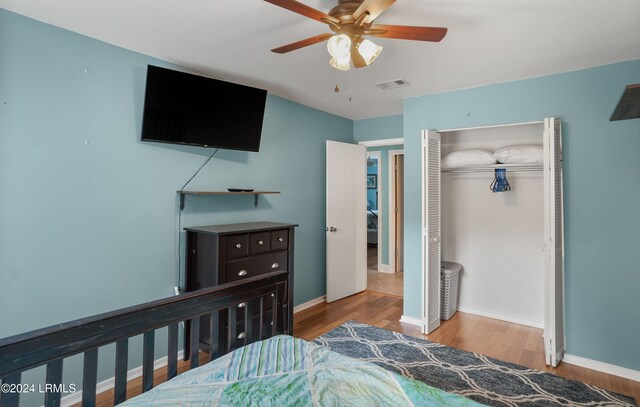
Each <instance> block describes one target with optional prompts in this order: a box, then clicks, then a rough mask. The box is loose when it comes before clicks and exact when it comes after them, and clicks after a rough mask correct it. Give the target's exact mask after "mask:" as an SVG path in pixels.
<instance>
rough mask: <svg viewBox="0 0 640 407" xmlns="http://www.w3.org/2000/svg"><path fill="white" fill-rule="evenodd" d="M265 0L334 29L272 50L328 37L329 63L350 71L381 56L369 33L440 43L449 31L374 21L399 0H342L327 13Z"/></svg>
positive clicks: (291, 2) (283, 50)
mask: <svg viewBox="0 0 640 407" xmlns="http://www.w3.org/2000/svg"><path fill="white" fill-rule="evenodd" d="M265 1H266V2H268V3H271V4H275V5H276V6H279V7H282V8H285V9H287V10H290V11H293V12H294V13H298V14H301V15H303V16H305V17H309V18H311V19H313V20H316V21H319V22H321V23H324V24H327V25H328V26H329V28H331V30H332V31H333V32H334V34H320V35H316V36H313V37H311V38H306V39H304V40H301V41H296V42H293V43H291V44H287V45H284V46H282V47H278V48H274V49H272V50H271V51H272V52H275V53H278V54H285V53H287V52H291V51H295V50H297V49H300V48H304V47H306V46H309V45H313V44H317V43H319V42H323V41H327V40H328V43H327V48H328V50H329V54H331V60H330V61H329V63H330V64H331V65H332V66H333V67H334V68H336V69H340V70H349V69H350V68H351V63H353V66H354V67H356V68H362V67H365V66H367V65H370V64H371V63H372V62H373V61H374V60H375V59H376V58H377V57H378V55H379V54H380V52H381V51H382V47H381V46H379V45H376V44H374V43H373V42H372V41H371V40H368V39H365V38H364V37H365V36H372V37H380V38H395V39H400V40H414V41H430V42H440V41H441V40H442V39H443V38H444V36H445V35H446V34H447V29H446V28H441V27H415V26H406V25H382V24H374V23H373V20H375V19H376V18H377V17H378V16H379V15H380V14H382V13H383V12H384V11H385V10H386V9H388V8H389V7H391V5H392V4H393V3H395V1H396V0H338V5H337V6H335V7H334V8H332V9H331V10H330V11H329V13H323V12H322V11H319V10H316V9H314V8H312V7H309V6H307V5H305V4H302V3H300V2H298V1H296V0H265Z"/></svg>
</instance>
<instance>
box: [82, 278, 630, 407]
mask: <svg viewBox="0 0 640 407" xmlns="http://www.w3.org/2000/svg"><path fill="white" fill-rule="evenodd" d="M401 315H402V299H401V298H399V297H395V296H390V295H385V294H382V293H379V292H374V291H369V290H367V291H365V292H363V293H360V294H356V295H353V296H351V297H348V298H345V299H343V300H340V301H336V302H333V303H331V304H326V303H323V304H319V305H316V306H314V307H311V308H308V309H306V310H304V311H301V312H299V313H297V314H295V316H294V336H296V337H298V338H303V339H307V340H313V339H315V338H317V337H318V336H320V335H322V334H324V333H326V332H328V331H330V330H332V329H333V328H336V327H338V326H340V325H341V324H343V323H344V322H346V321H348V320H350V319H353V320H356V321H359V322H363V323H366V324H369V325H374V326H377V327H380V328H385V329H389V330H393V331H396V332H401V333H404V334H406V335H411V336H415V337H418V338H422V339H427V340H430V341H433V342H438V343H442V344H444V345H447V346H451V347H454V348H458V349H463V350H467V351H471V352H476V353H481V354H483V355H487V356H490V357H494V358H496V359H500V360H504V361H507V362H511V363H517V364H520V365H523V366H527V367H530V368H534V369H538V370H543V371H547V372H550V373H553V374H556V375H558V376H562V377H565V378H567V379H573V380H579V381H582V382H585V383H589V384H592V385H595V386H598V387H601V388H603V389H607V390H611V391H615V392H618V393H622V394H626V395H629V396H631V397H634V398H635V399H636V403H637V400H640V382H635V381H632V380H628V379H623V378H620V377H616V376H612V375H609V374H606V373H601V372H597V371H595V370H591V369H586V368H582V367H579V366H574V365H570V364H567V363H562V364H561V365H560V366H558V367H557V368H550V367H547V366H546V365H545V363H544V349H543V343H542V330H541V329H537V328H531V327H527V326H524V325H518V324H513V323H509V322H504V321H499V320H495V319H490V318H484V317H479V316H475V315H471V314H464V313H462V312H456V314H455V315H454V316H453V317H452V318H451V319H450V320H448V321H443V323H442V325H441V326H440V328H438V329H437V330H436V331H435V332H433V333H432V334H430V335H422V334H421V333H420V328H419V327H417V326H414V325H409V324H403V323H400V322H399V319H400V316H401ZM206 359H207V355H206V354H205V353H201V354H200V365H202V364H204V363H206ZM186 370H187V363H185V362H182V361H180V363H179V367H178V371H179V372H180V373H181V372H183V371H186ZM165 380H166V368H162V369H158V370H156V372H155V375H154V386H157V385H158V384H160V383H162V382H164V381H165ZM141 387H142V379H140V378H139V379H135V380H132V381H131V382H129V383H128V386H127V390H128V391H127V398H131V397H133V396H136V395H138V394H140V390H141ZM96 404H97V406H100V407H110V406H113V391H107V392H105V393H102V394H99V395H98V398H97V403H96ZM78 406H79V405H78Z"/></svg>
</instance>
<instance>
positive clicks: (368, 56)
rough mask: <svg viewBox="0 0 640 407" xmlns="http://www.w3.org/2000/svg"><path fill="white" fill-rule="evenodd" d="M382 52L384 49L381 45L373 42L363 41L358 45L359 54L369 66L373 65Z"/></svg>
mask: <svg viewBox="0 0 640 407" xmlns="http://www.w3.org/2000/svg"><path fill="white" fill-rule="evenodd" d="M381 52H382V47H381V46H380V45H376V44H375V43H374V42H373V41H370V40H363V41H362V42H360V44H358V53H359V54H360V55H361V56H362V58H364V62H365V63H366V64H367V65H371V63H372V62H373V61H375V59H376V58H377V57H378V55H380V53H381Z"/></svg>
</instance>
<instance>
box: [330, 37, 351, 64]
mask: <svg viewBox="0 0 640 407" xmlns="http://www.w3.org/2000/svg"><path fill="white" fill-rule="evenodd" d="M327 49H328V50H329V54H331V56H332V57H334V58H335V59H338V60H340V59H343V58H344V57H346V56H347V55H349V53H350V52H351V38H349V36H348V35H346V34H337V35H334V36H333V37H331V38H329V42H327Z"/></svg>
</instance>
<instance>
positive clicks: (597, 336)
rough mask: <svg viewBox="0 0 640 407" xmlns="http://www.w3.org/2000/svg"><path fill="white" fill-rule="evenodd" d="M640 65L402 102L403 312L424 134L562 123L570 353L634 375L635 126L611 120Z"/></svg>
mask: <svg viewBox="0 0 640 407" xmlns="http://www.w3.org/2000/svg"><path fill="white" fill-rule="evenodd" d="M638 82H640V60H636V61H630V62H624V63H618V64H614V65H608V66H603V67H598V68H592V69H587V70H582V71H577V72H571V73H564V74H559V75H551V76H546V77H541V78H535V79H529V80H523V81H517V82H509V83H505V84H500V85H492V86H485V87H480V88H475V89H469V90H463V91H457V92H449V93H442V94H435V95H427V96H422V97H418V98H412V99H407V100H405V101H404V120H403V122H404V137H405V182H406V183H405V216H406V217H405V284H404V290H405V291H404V292H405V299H404V313H405V314H406V315H408V316H411V317H416V318H419V317H420V284H418V282H419V281H420V267H421V262H420V257H421V251H420V244H421V243H420V242H421V230H420V229H421V227H420V225H421V219H420V213H421V198H420V194H421V187H420V185H421V181H420V173H421V171H420V168H421V153H420V150H421V147H420V138H421V131H422V130H423V129H431V130H435V129H441V130H444V129H453V128H465V127H475V126H489V125H496V124H505V123H519V122H529V121H539V120H542V119H543V118H545V117H558V118H560V119H561V120H562V123H563V124H562V129H563V143H564V210H565V212H564V213H565V265H566V273H565V278H566V290H565V294H566V303H565V312H566V339H567V352H568V353H571V354H573V355H577V356H581V357H585V358H589V359H594V360H598V361H602V362H606V363H611V364H614V365H618V366H624V367H627V368H630V369H635V370H640V352H638V338H639V337H640V319H639V318H638V316H637V313H638V310H639V309H640V295H638V287H640V272H638V270H639V267H640V266H639V265H640V251H639V250H638V247H640V215H639V213H640V212H639V211H638V208H639V206H638V202H640V159H638V154H640V120H627V121H619V122H609V117H610V116H611V113H612V112H613V109H614V107H615V106H616V104H617V103H618V100H619V99H620V96H621V94H622V92H623V90H624V87H625V85H628V84H632V83H638Z"/></svg>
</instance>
